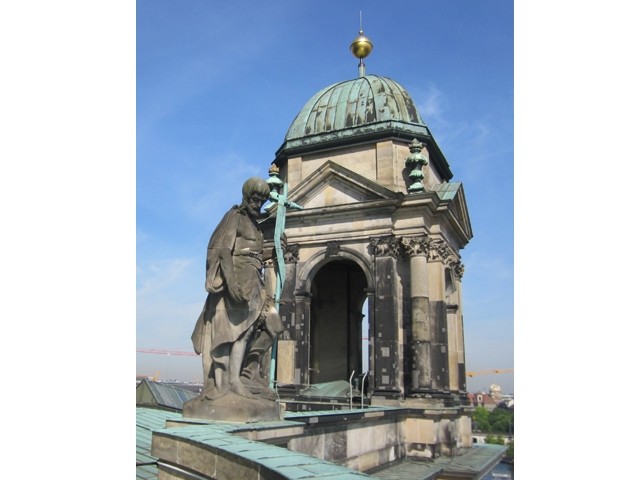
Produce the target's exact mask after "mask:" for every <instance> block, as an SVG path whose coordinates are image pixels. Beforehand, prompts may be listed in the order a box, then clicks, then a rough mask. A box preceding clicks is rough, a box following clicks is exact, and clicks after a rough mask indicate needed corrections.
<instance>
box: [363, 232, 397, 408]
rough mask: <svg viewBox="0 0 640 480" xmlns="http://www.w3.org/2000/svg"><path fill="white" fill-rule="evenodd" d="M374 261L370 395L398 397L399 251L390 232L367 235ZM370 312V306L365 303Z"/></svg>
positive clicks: (370, 322)
mask: <svg viewBox="0 0 640 480" xmlns="http://www.w3.org/2000/svg"><path fill="white" fill-rule="evenodd" d="M370 247H371V250H372V253H373V255H374V265H375V267H374V268H375V295H376V298H375V305H374V307H373V316H371V317H369V328H373V335H374V342H373V357H374V369H373V372H372V374H370V378H371V380H373V382H372V383H373V392H372V395H373V396H374V397H384V398H399V397H400V395H401V394H402V388H401V384H402V371H401V370H402V364H401V363H400V362H399V358H398V342H399V339H398V311H399V309H400V307H399V301H398V298H397V294H396V282H397V276H398V275H397V271H396V262H397V256H398V254H399V252H400V250H399V248H398V242H397V239H395V238H394V237H393V236H389V237H381V238H373V239H371V245H370ZM369 311H370V312H371V307H369Z"/></svg>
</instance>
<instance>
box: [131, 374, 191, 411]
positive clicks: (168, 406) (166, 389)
mask: <svg viewBox="0 0 640 480" xmlns="http://www.w3.org/2000/svg"><path fill="white" fill-rule="evenodd" d="M196 396H197V392H195V391H193V390H188V389H185V388H180V387H177V386H173V385H167V384H163V383H159V382H154V381H152V380H148V379H143V380H142V381H141V382H140V383H139V384H138V385H137V386H136V405H140V406H148V407H157V408H162V409H165V410H171V411H175V412H182V405H183V404H184V402H186V401H187V400H191V399H192V398H194V397H196Z"/></svg>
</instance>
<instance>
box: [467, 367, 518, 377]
mask: <svg viewBox="0 0 640 480" xmlns="http://www.w3.org/2000/svg"><path fill="white" fill-rule="evenodd" d="M510 372H513V368H498V369H495V368H494V369H493V370H479V371H477V372H467V377H475V376H476V375H490V374H493V373H510Z"/></svg>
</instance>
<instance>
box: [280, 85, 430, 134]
mask: <svg viewBox="0 0 640 480" xmlns="http://www.w3.org/2000/svg"><path fill="white" fill-rule="evenodd" d="M385 121H397V122H405V123H411V124H418V125H424V122H423V121H422V119H421V118H420V115H419V114H418V111H417V110H416V107H415V105H414V104H413V100H412V99H411V97H410V96H409V94H408V93H407V91H406V90H405V89H404V88H402V86H400V85H399V84H398V83H396V82H395V81H394V80H391V79H390V78H386V77H379V76H376V75H366V76H364V77H360V78H356V79H355V80H348V81H345V82H340V83H336V84H334V85H330V86H328V87H326V88H324V89H322V90H320V91H319V92H318V93H316V94H315V95H314V96H313V97H311V99H310V100H309V101H308V102H307V103H306V104H305V106H304V107H303V108H302V110H300V113H298V115H297V116H296V118H295V119H294V121H293V123H292V124H291V126H290V127H289V130H288V131H287V135H286V137H285V142H286V141H288V140H292V139H296V138H302V137H307V136H311V135H316V134H321V133H327V132H335V131H339V130H343V129H347V128H353V127H358V126H361V125H367V124H372V123H376V122H385Z"/></svg>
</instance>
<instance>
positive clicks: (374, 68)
mask: <svg viewBox="0 0 640 480" xmlns="http://www.w3.org/2000/svg"><path fill="white" fill-rule="evenodd" d="M394 7H395V8H394V11H393V12H390V11H389V3H388V2H384V1H366V2H365V1H328V2H300V1H270V2H248V1H239V2H206V1H191V2H186V3H185V2H175V1H166V0H160V1H158V0H142V1H138V3H137V47H136V53H137V58H136V66H137V69H136V74H137V76H136V93H137V99H136V108H137V112H136V126H137V144H136V149H137V150H136V172H137V176H136V225H137V227H136V252H137V262H136V265H137V320H136V325H137V326H136V344H137V347H138V348H140V349H163V350H178V351H190V350H191V345H190V334H191V330H192V328H193V325H194V322H195V320H196V318H197V316H198V314H199V311H200V309H201V307H202V302H203V300H204V298H205V292H204V289H203V279H204V255H205V250H206V245H207V243H208V239H209V236H210V234H211V232H212V230H213V228H214V227H215V226H216V224H217V223H218V221H219V219H220V218H221V216H222V215H223V214H224V212H225V211H226V210H227V209H228V208H229V207H230V206H231V205H232V204H233V203H237V202H239V200H240V194H239V192H240V188H241V185H242V182H243V181H244V180H245V179H246V178H247V177H248V176H252V175H260V176H263V177H266V176H267V169H268V167H269V165H270V163H271V161H272V160H273V158H274V153H275V151H276V150H277V149H278V147H280V145H281V144H282V142H283V140H284V135H285V133H286V131H287V129H288V127H289V125H290V124H291V122H292V121H293V119H294V117H295V116H296V114H297V113H298V111H299V110H300V109H301V108H302V106H303V105H304V104H305V102H306V101H307V100H308V99H309V98H310V97H311V96H312V95H313V94H314V93H316V92H317V91H318V90H320V89H322V88H324V87H326V86H327V85H330V84H332V83H335V82H338V81H343V80H347V79H351V78H355V77H356V76H357V72H358V71H357V64H358V61H357V59H355V58H354V57H353V56H352V55H351V53H350V51H349V45H350V43H351V41H352V40H353V39H354V38H355V37H356V36H357V35H358V30H359V23H360V12H362V22H363V29H364V32H365V34H366V35H367V36H369V38H370V39H371V40H372V42H373V44H374V49H373V52H372V53H371V55H370V56H369V57H368V58H367V59H366V60H365V62H366V68H367V72H368V73H372V74H377V75H382V76H388V77H391V78H393V79H394V80H396V81H397V82H399V83H400V84H401V85H403V86H404V87H405V88H406V89H407V91H408V92H409V94H410V95H411V96H412V98H413V100H414V102H415V103H416V105H417V107H418V109H419V111H420V113H421V115H422V118H423V120H424V121H425V122H426V123H427V125H428V126H429V128H430V129H431V131H432V133H433V135H434V137H435V138H436V141H437V142H438V144H439V146H440V148H441V149H442V151H443V152H444V154H445V156H446V158H447V160H448V162H449V164H450V166H451V170H452V172H453V174H454V178H453V180H454V181H461V182H463V184H464V188H465V194H466V198H467V203H468V207H469V212H470V216H471V222H472V227H473V232H474V238H473V239H472V240H471V242H470V243H469V245H468V246H467V247H466V248H465V249H464V250H463V251H462V260H463V263H464V264H465V267H466V269H465V275H464V278H463V291H464V299H463V300H464V312H465V313H464V315H465V317H464V319H465V342H466V354H467V369H468V370H469V371H478V370H486V369H502V368H513V367H514V347H513V345H514V322H513V321H514V315H513V305H514V302H513V293H514V290H513V193H514V189H513V176H514V167H513V165H514V164H513V155H514V142H513V138H514V136H513V134H514V131H513V110H514V103H513V95H514V87H513V68H514V66H513V44H514V39H513V6H512V4H511V3H510V2H507V1H504V0H487V1H482V2H478V1H476V0H460V1H456V2H450V1H425V2H410V1H406V2H405V1H400V2H396V3H395V4H394ZM137 370H138V373H141V374H150V375H154V374H156V373H159V376H160V378H180V379H184V380H194V379H197V378H198V377H199V376H200V375H201V370H200V363H199V359H197V358H190V357H178V356H171V357H167V356H164V355H152V354H142V353H138V354H137ZM491 383H498V384H499V385H501V386H502V387H503V390H504V391H505V392H509V393H510V392H513V375H512V374H510V373H509V374H500V375H483V376H478V377H475V378H471V379H469V382H468V388H469V389H470V390H474V391H475V390H479V389H485V390H486V389H487V388H488V386H489V385H490V384H491Z"/></svg>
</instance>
